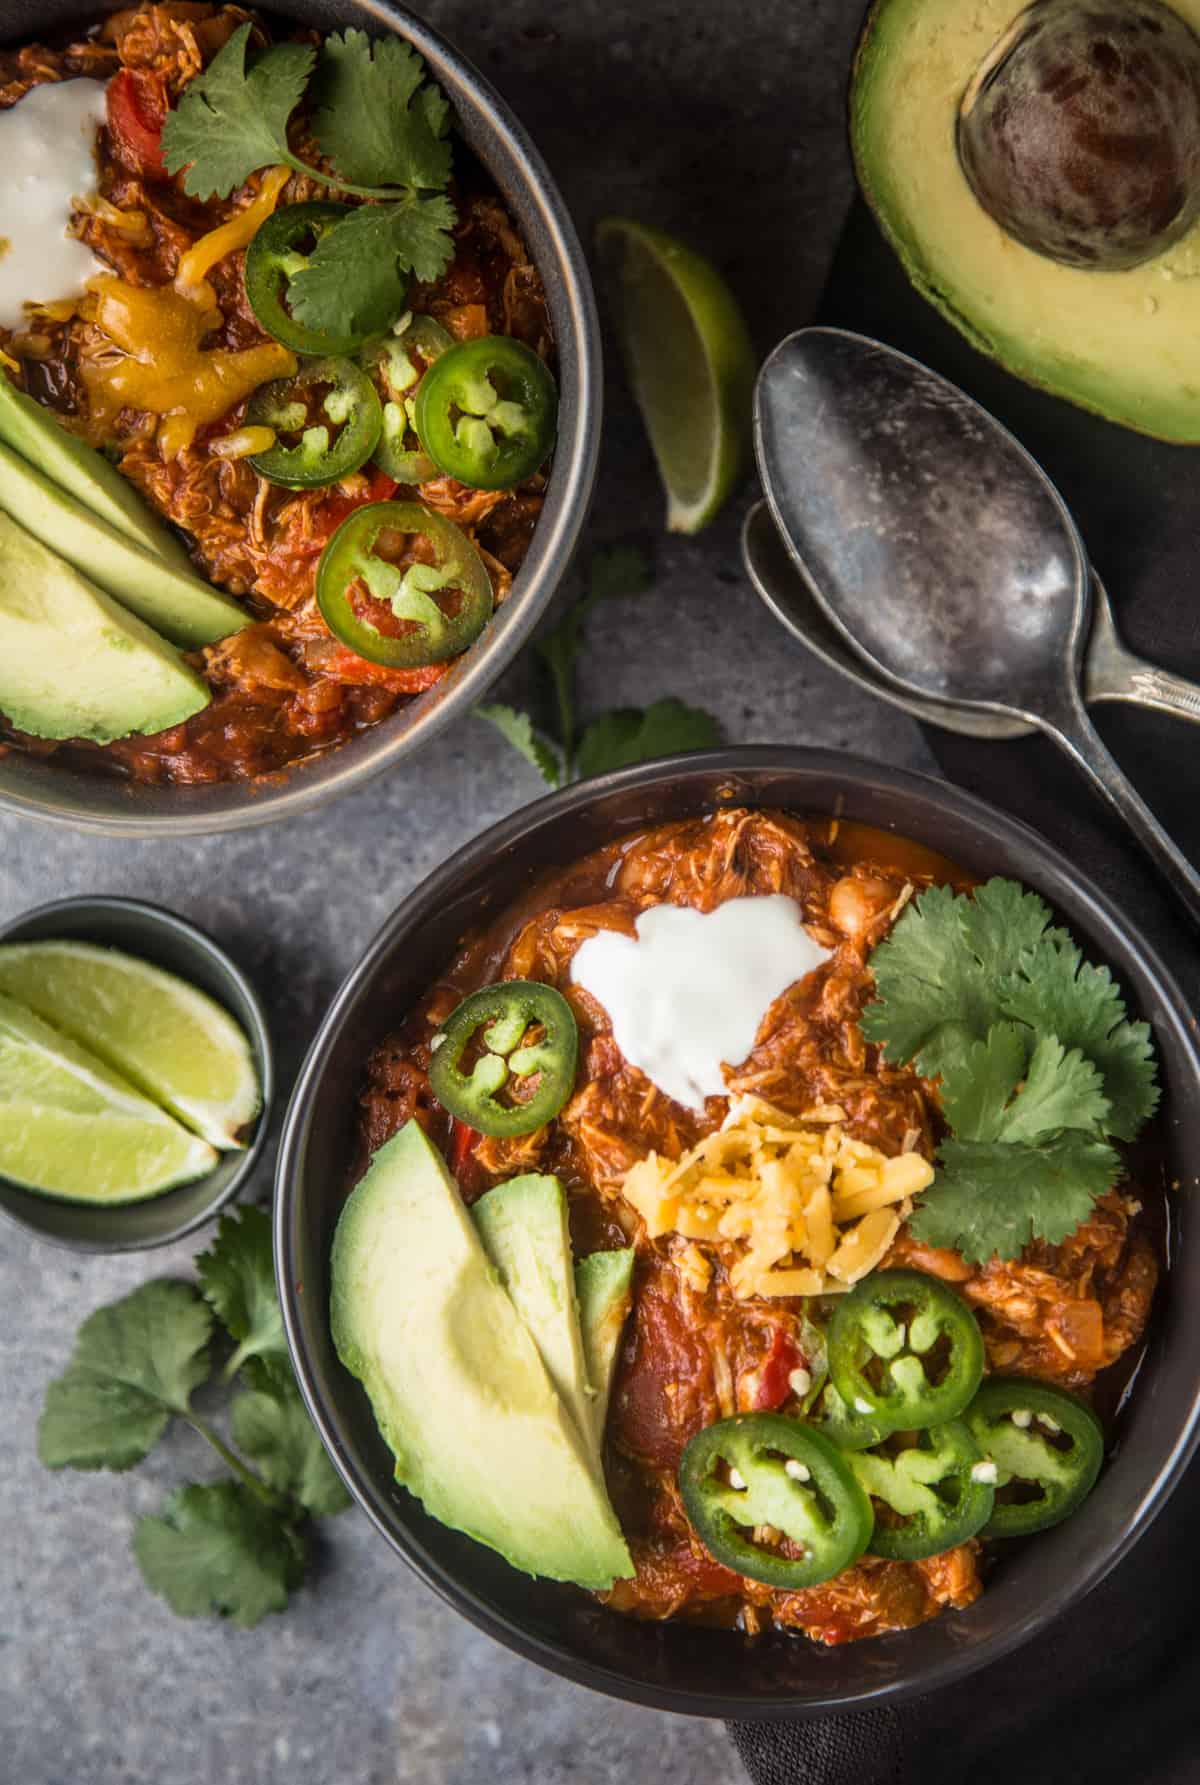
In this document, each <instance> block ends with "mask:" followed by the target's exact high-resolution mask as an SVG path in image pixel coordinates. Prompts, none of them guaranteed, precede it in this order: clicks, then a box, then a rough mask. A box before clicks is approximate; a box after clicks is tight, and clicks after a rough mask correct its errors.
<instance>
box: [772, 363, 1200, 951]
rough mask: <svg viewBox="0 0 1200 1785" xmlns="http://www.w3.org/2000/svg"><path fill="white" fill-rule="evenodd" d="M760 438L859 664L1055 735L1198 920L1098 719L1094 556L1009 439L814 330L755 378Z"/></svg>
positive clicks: (814, 576)
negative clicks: (1092, 658) (1087, 682)
mask: <svg viewBox="0 0 1200 1785" xmlns="http://www.w3.org/2000/svg"><path fill="white" fill-rule="evenodd" d="M754 436H755V452H756V454H757V457H758V465H759V472H760V474H761V477H762V482H763V488H764V490H765V492H766V497H767V502H768V504H769V506H770V509H771V513H772V516H773V518H774V520H775V523H776V525H777V526H778V528H779V530H780V533H781V534H782V535H783V539H784V542H785V544H786V546H787V548H788V550H789V552H790V553H791V556H792V558H793V559H794V560H795V563H796V565H797V567H798V568H799V569H800V571H801V572H802V573H803V575H804V577H805V579H806V580H807V582H808V584H809V586H810V588H811V591H812V593H813V595H814V596H815V598H816V600H817V602H818V603H819V604H820V606H821V608H822V609H823V610H824V613H825V616H826V618H827V619H828V621H829V622H830V623H831V625H832V626H833V628H834V629H835V631H836V632H837V633H838V634H839V635H840V637H841V638H842V640H843V642H844V643H845V644H846V645H847V646H848V647H849V648H850V650H852V651H853V652H855V653H857V655H858V657H859V659H860V660H861V661H863V662H864V663H865V664H866V665H867V667H868V668H869V669H870V670H871V671H872V672H873V673H874V674H875V675H876V676H877V677H879V678H880V679H881V680H882V681H883V682H885V683H886V684H887V685H888V686H889V687H890V688H891V689H892V690H893V692H894V693H896V694H899V695H902V696H905V697H907V698H909V699H913V698H916V699H918V700H933V701H937V702H940V703H942V704H943V705H945V706H948V707H953V708H954V709H955V710H956V713H957V714H958V715H959V716H960V717H966V716H967V715H968V714H969V715H972V716H974V717H977V718H978V717H988V718H1001V719H1007V720H1010V721H1020V722H1023V723H1025V724H1031V725H1035V726H1036V727H1037V728H1038V729H1039V730H1040V731H1042V732H1044V733H1045V734H1046V736H1047V737H1048V738H1050V739H1051V740H1052V741H1053V742H1054V743H1055V744H1057V745H1058V747H1059V748H1060V749H1061V750H1063V751H1064V752H1065V753H1066V754H1067V755H1068V756H1070V757H1071V759H1072V761H1073V762H1074V763H1075V765H1076V767H1077V768H1079V769H1080V770H1081V771H1082V772H1083V773H1084V775H1086V777H1087V778H1088V779H1089V780H1090V781H1091V783H1092V785H1093V787H1094V788H1095V790H1096V791H1097V792H1099V793H1101V794H1103V795H1104V797H1105V798H1106V799H1107V800H1108V801H1109V803H1110V804H1111V805H1112V806H1113V807H1114V808H1115V809H1116V811H1117V812H1118V813H1119V814H1120V815H1121V817H1122V818H1123V819H1124V820H1125V822H1126V824H1127V825H1128V826H1129V828H1130V829H1131V830H1132V831H1133V832H1134V834H1135V835H1136V836H1137V838H1138V840H1139V842H1140V843H1141V844H1142V846H1143V848H1144V849H1145V850H1146V852H1147V853H1148V854H1149V855H1150V856H1151V857H1152V858H1153V859H1154V861H1155V862H1156V864H1157V865H1158V867H1159V869H1160V871H1161V872H1162V874H1163V876H1164V878H1165V879H1166V880H1167V881H1168V882H1169V883H1170V885H1171V887H1172V889H1173V891H1174V892H1175V893H1176V895H1177V896H1178V897H1179V899H1180V900H1181V902H1182V903H1183V904H1184V905H1185V906H1186V907H1187V909H1188V911H1189V913H1190V914H1191V916H1192V917H1193V919H1194V920H1195V921H1196V922H1197V923H1200V874H1197V872H1196V870H1195V868H1194V867H1193V866H1192V864H1191V863H1190V862H1189V861H1188V860H1187V858H1186V856H1184V855H1183V854H1182V852H1181V851H1180V850H1179V849H1178V848H1177V847H1176V845H1175V843H1174V842H1172V840H1171V838H1170V837H1169V836H1168V835H1167V833H1166V831H1165V830H1164V829H1163V827H1162V826H1161V824H1160V823H1159V822H1158V820H1157V818H1156V817H1155V816H1154V814H1153V812H1152V811H1151V810H1150V808H1149V807H1148V806H1147V805H1146V804H1145V802H1144V801H1143V800H1142V798H1141V797H1140V795H1139V794H1138V793H1137V792H1136V790H1135V789H1134V787H1133V786H1132V784H1131V783H1130V781H1129V780H1128V778H1127V777H1126V775H1125V774H1124V773H1123V771H1122V770H1121V768H1120V767H1119V765H1118V764H1117V763H1116V761H1115V760H1114V759H1113V757H1112V755H1111V754H1110V753H1109V751H1108V749H1107V747H1106V745H1105V744H1104V742H1103V740H1102V739H1101V737H1100V735H1099V733H1098V732H1097V731H1096V729H1095V727H1094V726H1093V725H1092V722H1091V720H1090V719H1089V717H1088V713H1087V708H1086V706H1085V704H1084V695H1083V689H1082V687H1081V677H1082V672H1083V658H1084V649H1085V646H1086V644H1087V640H1088V637H1089V632H1090V628H1091V578H1090V571H1089V567H1088V562H1087V555H1086V552H1085V551H1084V547H1083V542H1082V540H1081V539H1080V537H1079V534H1078V531H1077V530H1076V527H1075V523H1074V521H1073V520H1072V518H1071V515H1070V512H1069V511H1068V509H1067V507H1066V504H1065V503H1064V502H1063V500H1062V497H1061V496H1060V495H1059V493H1058V491H1057V490H1056V489H1055V487H1054V485H1053V484H1052V483H1051V482H1050V479H1049V478H1048V477H1047V476H1046V474H1045V472H1044V471H1043V470H1042V469H1041V467H1040V465H1038V464H1037V462H1036V460H1034V459H1033V458H1031V456H1030V455H1029V453H1027V452H1026V451H1025V449H1024V447H1023V446H1021V445H1020V443H1019V442H1018V441H1017V440H1016V439H1014V437H1013V435H1012V434H1010V433H1009V432H1008V430H1007V428H1004V427H1002V426H1001V425H1000V423H999V422H997V421H996V420H995V419H994V418H993V417H992V416H990V415H989V414H988V413H987V411H986V410H985V409H981V408H980V406H979V405H978V404H977V403H974V402H972V401H971V399H970V398H969V397H967V396H966V395H965V394H964V393H963V392H962V391H960V390H958V389H957V388H956V386H954V385H952V384H950V383H949V382H948V381H947V380H946V379H944V378H940V377H938V375H937V374H936V373H934V372H931V371H929V370H928V368H927V367H925V366H922V365H920V364H918V362H917V361H916V360H913V359H910V358H909V357H908V355H907V354H903V353H898V352H897V351H896V350H895V349H894V348H890V347H885V346H883V345H882V344H881V343H880V342H878V341H871V340H868V339H867V338H866V337H865V336H862V335H854V334H850V333H848V332H847V331H845V330H842V329H827V328H813V329H802V330H800V331H799V332H798V333H796V334H793V335H789V336H788V337H787V338H786V339H785V340H784V341H782V342H781V343H780V344H779V346H778V347H777V348H776V349H775V351H774V352H773V353H772V354H771V355H770V357H769V358H768V359H767V361H766V363H765V364H764V366H763V368H762V370H761V372H760V373H759V377H758V384H757V386H756V390H755V414H754ZM993 735H994V734H993Z"/></svg>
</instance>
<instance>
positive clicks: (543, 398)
mask: <svg viewBox="0 0 1200 1785" xmlns="http://www.w3.org/2000/svg"><path fill="white" fill-rule="evenodd" d="M557 411H558V389H557V386H556V385H555V382H554V379H553V376H552V375H551V373H550V371H549V369H548V368H547V366H546V365H545V364H544V363H543V361H541V360H540V359H539V358H538V356H537V354H536V353H534V352H533V351H532V349H531V348H529V347H525V346H523V345H522V343H521V342H520V341H513V340H510V339H509V338H508V336H507V335H484V336H482V338H481V339H479V340H476V341H460V342H458V343H457V345H456V346H454V347H451V348H449V349H447V351H446V352H445V353H443V354H442V355H441V357H440V358H439V360H438V362H437V364H436V365H435V366H433V367H432V368H431V369H430V370H429V371H428V372H427V373H426V374H425V376H424V378H422V380H421V383H420V386H419V388H418V390H417V398H416V407H415V411H414V414H415V419H416V426H417V434H418V436H419V438H420V441H421V445H422V446H423V447H424V449H425V451H426V452H427V453H428V454H429V456H430V458H431V459H432V460H433V461H434V463H435V464H436V465H437V466H438V468H439V469H440V470H441V471H444V472H445V474H446V475H447V477H456V478H457V479H458V481H459V482H460V483H465V484H469V485H470V487H471V488H472V489H476V490H507V489H512V488H513V487H514V486H515V485H516V484H519V483H523V482H524V481H525V479H526V478H527V477H531V476H532V475H533V473H534V472H535V471H536V470H537V469H538V467H539V465H541V464H542V463H543V462H544V460H545V459H546V458H547V457H548V455H549V453H550V449H551V447H552V446H553V445H554V431H555V423H556V418H557Z"/></svg>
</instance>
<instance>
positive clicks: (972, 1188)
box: [909, 1129, 1121, 1264]
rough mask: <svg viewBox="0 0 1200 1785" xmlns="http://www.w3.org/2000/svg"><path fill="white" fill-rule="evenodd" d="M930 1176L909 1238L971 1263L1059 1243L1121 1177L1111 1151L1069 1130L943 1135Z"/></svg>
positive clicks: (1116, 1158) (1111, 1148) (1112, 1150)
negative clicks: (979, 1137)
mask: <svg viewBox="0 0 1200 1785" xmlns="http://www.w3.org/2000/svg"><path fill="white" fill-rule="evenodd" d="M938 1161H939V1168H940V1169H939V1171H938V1175H937V1178H936V1180H935V1181H934V1183H933V1184H932V1185H931V1186H930V1188H929V1189H928V1190H926V1191H925V1193H924V1194H923V1196H922V1197H921V1198H920V1200H919V1202H918V1204H917V1208H916V1212H915V1213H914V1214H913V1216H912V1218H911V1220H910V1221H909V1228H910V1230H911V1232H912V1233H913V1235H914V1237H915V1238H916V1239H918V1240H922V1241H924V1242H925V1244H927V1245H930V1246H950V1247H953V1249H954V1250H955V1251H956V1252H961V1253H962V1255H963V1257H964V1258H966V1259H968V1260H969V1261H970V1262H972V1263H975V1264H986V1262H987V1261H988V1259H989V1258H991V1257H992V1256H993V1255H995V1256H997V1257H1000V1258H1016V1257H1018V1256H1019V1255H1020V1253H1021V1252H1022V1251H1024V1249H1025V1247H1026V1246H1028V1245H1029V1244H1030V1242H1031V1241H1032V1240H1035V1239H1041V1240H1046V1241H1048V1242H1049V1243H1050V1244H1051V1245H1058V1244H1059V1243H1060V1242H1061V1241H1063V1240H1065V1239H1066V1238H1067V1237H1068V1236H1069V1235H1070V1234H1072V1233H1074V1232H1075V1230H1076V1228H1077V1227H1079V1226H1080V1225H1081V1223H1082V1222H1084V1221H1086V1220H1087V1218H1088V1216H1089V1215H1090V1214H1091V1212H1092V1207H1093V1205H1094V1203H1095V1201H1096V1198H1097V1197H1098V1196H1103V1195H1104V1192H1105V1191H1106V1190H1109V1189H1111V1187H1112V1185H1113V1184H1114V1183H1115V1182H1116V1179H1117V1178H1118V1176H1119V1175H1120V1170H1121V1161H1120V1158H1119V1157H1118V1155H1117V1153H1116V1151H1115V1149H1114V1148H1113V1147H1110V1146H1108V1145H1107V1144H1106V1143H1105V1142H1104V1141H1102V1140H1097V1139H1096V1138H1095V1137H1094V1136H1092V1135H1088V1134H1082V1133H1080V1132H1079V1131H1078V1130H1073V1129H1072V1130H1068V1131H1066V1132H1065V1133H1062V1134H1059V1135H1056V1136H1055V1137H1054V1138H1053V1139H1051V1140H1043V1141H1039V1142H1037V1143H1036V1144H1033V1143H1030V1142H1028V1141H1010V1142H1004V1141H972V1140H947V1141H944V1142H943V1143H942V1146H941V1147H940V1148H939V1150H938Z"/></svg>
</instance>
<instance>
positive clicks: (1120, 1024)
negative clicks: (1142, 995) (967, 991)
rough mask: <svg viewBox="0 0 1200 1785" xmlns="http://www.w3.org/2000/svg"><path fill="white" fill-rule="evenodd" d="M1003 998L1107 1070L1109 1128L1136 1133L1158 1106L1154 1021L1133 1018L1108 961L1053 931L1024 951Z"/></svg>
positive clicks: (1015, 1012) (1126, 1136)
mask: <svg viewBox="0 0 1200 1785" xmlns="http://www.w3.org/2000/svg"><path fill="white" fill-rule="evenodd" d="M1000 999H1001V1002H1002V1004H1003V1006H1004V1008H1005V1010H1006V1011H1008V1013H1009V1014H1010V1015H1011V1016H1014V1017H1017V1018H1019V1019H1020V1021H1021V1022H1023V1023H1028V1024H1029V1025H1030V1027H1031V1028H1033V1029H1038V1030H1041V1031H1042V1032H1047V1031H1048V1032H1050V1033H1051V1034H1054V1035H1057V1036H1058V1038H1059V1040H1060V1041H1061V1042H1062V1044H1063V1046H1064V1047H1066V1048H1079V1049H1081V1050H1082V1052H1083V1053H1084V1054H1086V1055H1087V1057H1088V1059H1089V1060H1090V1061H1091V1062H1092V1064H1093V1065H1094V1066H1096V1067H1097V1068H1098V1069H1099V1071H1100V1073H1101V1074H1102V1075H1103V1080H1104V1092H1105V1095H1106V1097H1107V1098H1108V1100H1109V1103H1110V1106H1111V1107H1110V1109H1109V1112H1108V1116H1107V1120H1106V1123H1105V1126H1106V1128H1107V1131H1108V1132H1109V1133H1110V1134H1115V1135H1116V1136H1117V1138H1118V1139H1119V1140H1132V1139H1133V1138H1134V1136H1135V1135H1136V1133H1137V1131H1138V1129H1139V1128H1140V1127H1141V1125H1142V1123H1143V1122H1145V1121H1148V1120H1149V1118H1150V1117H1151V1116H1152V1115H1153V1114H1154V1111H1155V1109H1156V1108H1157V1107H1158V1100H1159V1089H1158V1084H1157V1082H1156V1069H1155V1063H1154V1050H1153V1047H1152V1046H1151V1042H1150V1028H1149V1025H1148V1024H1147V1023H1131V1022H1130V1021H1129V1020H1128V1018H1127V1015H1126V1010H1125V1004H1124V1000H1123V999H1122V997H1121V993H1120V989H1119V987H1118V986H1116V985H1115V984H1114V983H1113V977H1112V974H1111V973H1110V972H1109V970H1108V968H1107V967H1093V966H1091V965H1090V964H1089V963H1088V962H1086V961H1084V960H1083V957H1082V955H1081V954H1080V951H1079V949H1078V948H1076V947H1075V945H1074V943H1073V942H1071V940H1070V938H1069V937H1067V936H1064V935H1063V934H1062V933H1061V932H1054V933H1052V934H1051V935H1049V936H1046V937H1043V938H1042V940H1041V941H1039V942H1038V943H1037V944H1036V945H1035V946H1033V947H1032V948H1028V949H1026V950H1025V951H1024V953H1023V954H1022V955H1021V956H1020V958H1019V963H1018V966H1017V968H1016V970H1015V971H1014V972H1010V973H1008V974H1006V975H1005V976H1004V978H1003V979H1002V981H1001V984H1000Z"/></svg>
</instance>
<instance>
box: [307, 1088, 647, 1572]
mask: <svg viewBox="0 0 1200 1785" xmlns="http://www.w3.org/2000/svg"><path fill="white" fill-rule="evenodd" d="M330 1323H331V1327H332V1332H333V1342H334V1345H335V1347H336V1349H337V1353H338V1356H339V1357H340V1358H341V1360H342V1362H343V1364H344V1365H345V1366H346V1368H347V1369H348V1370H349V1371H350V1372H351V1374H352V1375H354V1376H356V1377H357V1378H358V1380H359V1381H360V1382H361V1383H362V1384H363V1387H364V1388H365V1389H366V1392H367V1395H368V1397H369V1399H370V1402H371V1406H372V1408H373V1410H374V1413H375V1417H376V1419H377V1421H378V1422H379V1429H380V1431H381V1433H382V1435H383V1437H384V1439H385V1440H386V1442H387V1444H388V1445H389V1447H390V1449H391V1450H392V1452H393V1454H394V1456H395V1458H396V1479H397V1481H399V1482H401V1483H403V1485H404V1486H405V1487H407V1488H409V1489H410V1490H411V1492H412V1493H414V1494H415V1495H416V1496H417V1498H418V1499H419V1500H421V1502H422V1503H423V1505H424V1506H425V1509H426V1511H427V1512H429V1513H431V1514H432V1516H433V1517H434V1518H436V1519H439V1520H440V1521H441V1523H442V1524H444V1525H450V1526H452V1527H453V1528H454V1529H455V1530H458V1531H465V1532H466V1533H467V1535H468V1536H470V1537H473V1538H475V1539H476V1540H477V1541H478V1542H480V1543H483V1544H486V1545H487V1546H488V1547H489V1548H490V1549H494V1550H496V1551H498V1552H499V1554H500V1555H502V1556H504V1557H505V1558H506V1559H507V1560H508V1561H509V1562H510V1563H511V1564H512V1566H513V1567H514V1568H519V1569H521V1570H523V1571H524V1572H525V1573H526V1574H533V1575H543V1576H547V1577H548V1578H550V1579H552V1580H562V1581H574V1582H576V1583H577V1584H578V1585H579V1586H582V1587H589V1588H593V1589H600V1588H606V1587H610V1586H611V1585H612V1583H613V1581H614V1580H615V1579H617V1578H618V1577H619V1576H629V1575H631V1574H632V1573H633V1564H632V1562H631V1560H630V1556H629V1551H628V1549H627V1547H626V1544H625V1540H624V1538H623V1537H622V1535H621V1529H620V1526H619V1525H618V1523H617V1520H616V1515H615V1513H614V1512H613V1509H612V1507H611V1505H610V1504H609V1500H608V1496H607V1494H606V1493H605V1492H604V1489H603V1487H602V1486H601V1484H600V1482H599V1481H598V1480H597V1477H596V1474H595V1472H594V1470H593V1468H592V1466H591V1459H590V1456H589V1454H588V1452H587V1450H586V1448H585V1446H584V1443H583V1440H582V1439H581V1437H580V1435H579V1433H578V1432H577V1430H576V1428H575V1422H574V1420H573V1419H572V1417H571V1415H570V1414H569V1413H568V1411H567V1409H566V1407H565V1406H564V1405H563V1403H562V1401H561V1400H560V1399H559V1396H558V1394H557V1393H556V1392H555V1388H554V1385H553V1383H552V1382H551V1380H550V1377H549V1376H548V1374H547V1372H546V1369H545V1366H544V1364H543V1363H542V1360H541V1358H540V1357H539V1355H538V1351H537V1347H536V1346H535V1344H534V1342H533V1340H532V1338H531V1337H530V1336H529V1333H528V1331H527V1329H526V1327H525V1324H524V1322H523V1321H522V1319H521V1317H520V1315H519V1314H518V1313H517V1311H516V1309H515V1307H514V1306H513V1304H512V1302H511V1301H510V1299H509V1297H508V1295H507V1293H506V1292H505V1290H504V1288H503V1286H502V1284H501V1283H500V1281H499V1278H498V1277H497V1275H496V1272H495V1271H494V1269H493V1268H492V1266H491V1264H490V1263H489V1260H488V1257H487V1254H486V1252H485V1251H484V1249H483V1245H482V1243H481V1241H480V1239H479V1235H478V1233H477V1232H476V1230H475V1226H474V1223H473V1222H472V1220H471V1217H470V1215H469V1214H468V1212H467V1209H466V1206H465V1205H464V1203H463V1201H462V1198H461V1197H460V1196H459V1194H458V1188H457V1186H456V1185H455V1182H454V1180H453V1178H452V1177H451V1176H450V1174H449V1172H448V1171H447V1169H446V1167H445V1165H444V1163H443V1161H442V1159H441V1156H440V1155H439V1154H438V1152H437V1151H436V1150H435V1149H434V1147H433V1146H432V1145H431V1144H430V1142H429V1141H428V1140H427V1138H426V1136H425V1134H424V1132H423V1130H422V1129H421V1127H420V1125H419V1124H418V1123H417V1122H415V1121H412V1122H409V1123H408V1124H407V1125H406V1126H405V1127H404V1128H402V1129H401V1130H400V1132H399V1134H397V1135H395V1136H394V1137H393V1138H392V1139H391V1140H390V1141H388V1142H387V1143H386V1145H384V1146H383V1147H381V1148H380V1149H379V1151H378V1152H377V1153H376V1154H375V1156H374V1158H373V1159H372V1161H371V1164H370V1166H369V1167H368V1170H367V1172H366V1175H365V1176H364V1177H363V1179H362V1180H361V1182H360V1183H359V1184H358V1186H357V1188H356V1189H355V1190H354V1192H353V1194H352V1195H351V1197H350V1199H349V1201H348V1202H347V1204H346V1206H345V1208H344V1209H343V1210H342V1214H341V1218H340V1219H339V1221H338V1226H337V1232H336V1233H335V1235H334V1241H333V1259H332V1293H331V1298H330Z"/></svg>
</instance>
